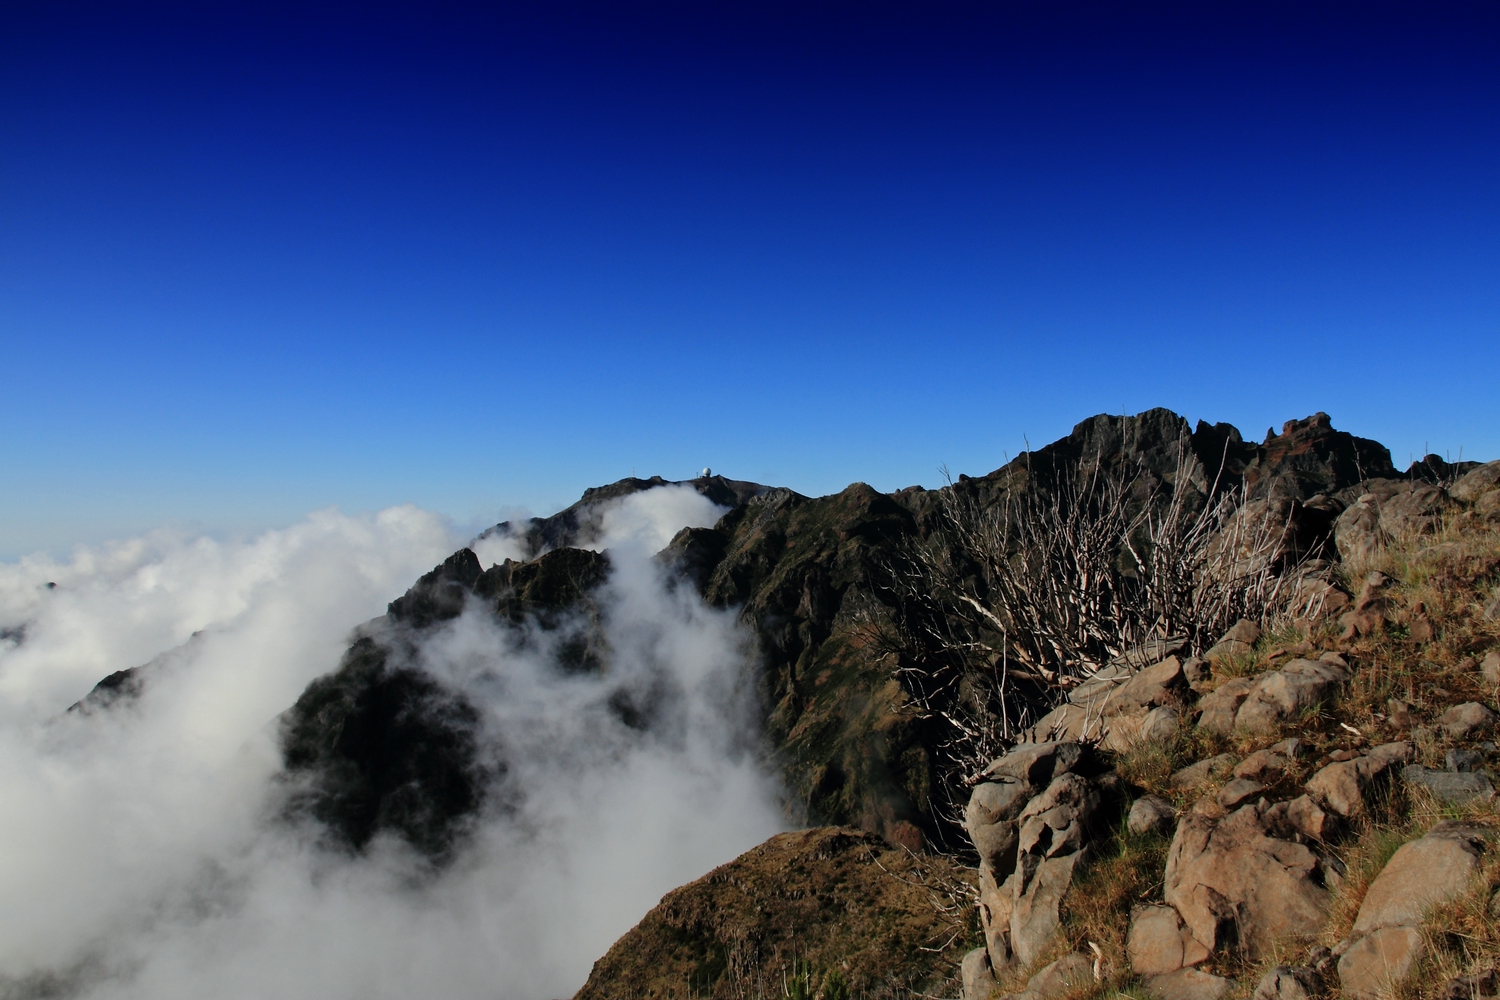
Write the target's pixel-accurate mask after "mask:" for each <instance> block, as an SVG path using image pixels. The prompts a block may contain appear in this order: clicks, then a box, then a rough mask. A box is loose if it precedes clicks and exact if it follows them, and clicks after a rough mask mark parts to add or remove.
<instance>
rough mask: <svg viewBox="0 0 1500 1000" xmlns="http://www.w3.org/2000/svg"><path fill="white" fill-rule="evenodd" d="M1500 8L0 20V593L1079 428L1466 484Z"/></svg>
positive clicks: (1488, 342) (1215, 6)
mask: <svg viewBox="0 0 1500 1000" xmlns="http://www.w3.org/2000/svg"><path fill="white" fill-rule="evenodd" d="M1497 12H1500V8H1497V7H1496V5H1494V4H1493V3H1489V2H1483V3H1468V4H1451V3H1440V2H1439V3H1422V4H1418V3H1399V4H1390V3H1378V2H1369V0H1361V2H1358V3H1343V4H1334V3H1324V4H1319V3H1309V2H1306V0H1301V2H1298V3H1274V2H1267V0H1255V2H1249V3H1237V2H1227V0H1215V2H1212V3H1205V2H1202V0H1193V2H1190V3H1171V2H1164V0H1162V2H1123V0H1119V2H1111V3H1102V4H1069V3H1064V2H1029V3H1019V4H1018V3H1004V2H996V0H985V2H975V3H966V2H911V3H880V2H862V3H851V4H829V3H816V2H811V3H809V2H802V3H778V2H774V0H756V2H732V0H712V2H707V0H700V2H694V3H680V4H663V3H650V2H643V3H618V2H617V3H601V4H583V3H569V2H557V3H544V2H540V0H533V2H529V3H524V4H513V5H512V4H491V5H479V4H475V5H469V6H444V5H441V4H416V3H411V4H380V3H360V4H350V5H347V6H336V5H320V4H317V3H298V4H295V5H291V4H287V5H281V6H276V5H259V4H232V3H214V4H207V3H186V4H182V5H180V6H168V5H161V4H150V3H140V2H135V3H118V4H111V5H98V6H86V5H78V4H71V3H66V2H59V3H41V2H35V3H9V4H5V5H3V6H0V366H3V368H0V370H3V372H4V376H5V378H4V383H3V386H0V556H4V557H5V558H13V557H14V556H16V555H18V554H21V553H24V552H29V551H33V550H40V549H49V550H54V551H56V550H60V549H65V548H66V547H68V546H69V545H70V544H72V543H74V542H81V541H90V542H92V541H98V540H101V539H104V538H109V537H120V536H126V535H131V534H135V533H139V532H141V531H143V530H146V529H149V528H151V527H154V526H158V525H178V526H186V527H190V528H193V529H202V530H209V531H214V532H231V533H232V532H237V531H245V530H251V529H254V528H258V527H260V526H266V525H273V524H281V523H287V522H289V521H292V520H295V519H297V518H298V517H300V516H301V515H302V514H304V513H305V512H307V511H308V510H311V509H315V508H321V507H326V506H329V505H337V506H339V507H340V508H342V509H343V510H346V511H360V510H369V509H374V508H380V507H384V506H387V505H390V504H395V503H403V502H414V503H417V504H420V505H422V506H424V507H427V508H431V509H434V510H439V511H442V512H445V513H447V514H449V515H450V516H452V517H453V518H455V519H456V520H457V521H458V522H460V523H462V524H469V523H474V524H479V523H486V522H492V521H494V520H498V519H499V518H500V517H501V516H504V515H505V514H506V513H508V512H509V511H511V510H513V509H514V508H517V507H526V508H529V509H531V510H532V511H535V512H538V513H544V512H547V511H549V510H550V509H555V508H556V507H558V506H561V505H563V504H566V503H568V502H570V501H571V500H573V499H575V498H576V497H577V495H578V493H579V492H580V491H581V490H582V489H583V488H584V487H586V486H590V485H596V484H600V483H604V482H609V481H612V480H615V479H618V478H620V477H621V476H626V475H629V474H631V473H632V471H633V472H635V473H637V474H640V475H643V476H644V475H650V474H653V473H659V474H661V475H664V476H667V477H669V478H684V477H688V476H691V475H693V474H695V473H696V472H697V470H698V469H700V468H701V467H702V466H704V465H710V466H713V467H714V469H715V470H716V471H722V472H724V473H726V474H729V475H732V476H736V477H739V478H747V479H756V480H760V481H764V482H771V483H777V484H784V485H789V486H792V487H793V488H795V489H798V490H800V491H802V492H805V493H813V494H816V493H825V492H830V491H834V490H837V489H839V488H841V487H843V486H844V485H845V484H847V483H848V482H850V481H853V480H864V481H866V482H869V483H871V484H873V485H875V486H876V487H878V488H881V489H894V488H897V487H901V486H905V485H909V484H911V483H915V482H920V483H924V484H929V485H930V484H932V483H933V482H935V481H936V480H937V478H938V477H937V473H936V471H935V470H936V468H937V467H938V466H939V465H940V464H943V463H946V464H947V465H949V466H950V467H952V468H953V469H954V471H955V472H956V471H966V472H971V473H978V472H983V471H987V470H989V469H992V468H994V467H996V466H997V465H999V464H1000V463H1001V462H1002V461H1003V460H1004V458H1005V457H1006V455H1007V454H1009V455H1014V454H1015V453H1016V452H1017V451H1018V450H1020V449H1021V448H1023V447H1025V445H1024V441H1025V440H1027V439H1029V440H1030V441H1031V443H1033V444H1041V443H1043V442H1045V441H1048V440H1051V439H1053V438H1056V437H1058V436H1060V435H1061V434H1063V433H1066V431H1067V430H1068V428H1069V427H1070V426H1071V425H1072V424H1074V423H1075V422H1077V421H1078V420H1081V419H1083V418H1084V417H1086V416H1088V415H1090V414H1093V413H1097V412H1103V411H1107V412H1114V413H1119V412H1126V411H1128V412H1135V411H1138V410H1141V409H1145V408H1148V407H1151V406H1158V405H1160V406H1168V407H1172V408H1174V409H1176V410H1178V411H1179V412H1184V413H1186V414H1187V415H1188V416H1189V417H1191V418H1192V419H1198V418H1200V417H1201V418H1206V419H1209V420H1228V421H1231V422H1234V423H1235V424H1237V425H1238V426H1240V428H1241V429H1242V430H1243V431H1244V432H1245V433H1246V436H1247V437H1254V438H1260V437H1262V436H1263V435H1264V434H1265V431H1266V428H1267V426H1268V425H1272V424H1274V425H1276V426H1277V427H1278V428H1279V426H1280V424H1281V422H1282V421H1284V420H1286V419H1288V418H1292V417H1300V416H1305V415H1307V414H1309V413H1312V412H1314V411H1317V410H1326V411H1327V412H1329V413H1330V414H1332V415H1333V418H1334V424H1335V426H1337V427H1340V428H1343V429H1347V430H1351V431H1354V432H1355V433H1358V434H1362V435H1365V436H1370V437H1375V438H1378V439H1380V440H1381V441H1384V442H1385V443H1387V444H1388V445H1390V446H1391V448H1392V451H1393V452H1394V453H1395V455H1396V458H1397V462H1398V464H1401V465H1404V464H1405V462H1406V461H1407V460H1409V458H1411V457H1415V456H1419V455H1420V454H1421V453H1422V451H1423V450H1424V448H1427V449H1431V450H1435V451H1439V452H1447V453H1449V454H1450V456H1451V457H1454V458H1456V457H1458V452H1459V449H1460V448H1462V449H1463V454H1464V456H1465V457H1478V458H1486V459H1488V458H1495V457H1500V409H1497V402H1500V400H1497V395H1500V394H1497V385H1500V13H1497Z"/></svg>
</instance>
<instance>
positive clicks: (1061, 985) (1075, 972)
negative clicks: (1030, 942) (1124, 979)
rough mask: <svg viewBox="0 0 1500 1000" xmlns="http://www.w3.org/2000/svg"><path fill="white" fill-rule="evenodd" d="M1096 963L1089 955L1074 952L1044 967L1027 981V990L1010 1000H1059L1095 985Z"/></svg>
mask: <svg viewBox="0 0 1500 1000" xmlns="http://www.w3.org/2000/svg"><path fill="white" fill-rule="evenodd" d="M1094 982H1095V980H1094V961H1093V959H1091V958H1089V957H1088V956H1087V955H1084V954H1081V953H1079V952H1076V951H1073V952H1069V953H1068V954H1066V955H1064V956H1063V957H1062V958H1059V959H1058V960H1057V961H1055V962H1050V963H1048V964H1047V965H1045V966H1043V967H1042V969H1041V971H1040V972H1038V973H1037V974H1036V975H1034V976H1032V977H1031V978H1030V979H1028V980H1026V990H1025V992H1023V993H1017V994H1015V995H1014V996H1012V997H1010V998H1009V1000H1059V998H1061V997H1065V996H1068V995H1069V994H1070V993H1077V992H1078V990H1079V989H1080V988H1081V987H1085V986H1092V985H1093V984H1094Z"/></svg>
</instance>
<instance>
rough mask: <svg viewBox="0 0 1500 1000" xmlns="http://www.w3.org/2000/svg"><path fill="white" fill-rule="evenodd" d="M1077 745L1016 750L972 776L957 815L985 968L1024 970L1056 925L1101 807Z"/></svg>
mask: <svg viewBox="0 0 1500 1000" xmlns="http://www.w3.org/2000/svg"><path fill="white" fill-rule="evenodd" d="M1099 769H1100V764H1099V761H1098V760H1097V758H1096V757H1095V756H1094V754H1093V753H1092V752H1091V751H1090V749H1089V748H1088V747H1087V746H1086V745H1084V744H1080V743H1078V742H1047V743H1035V744H1023V745H1021V746H1019V747H1017V748H1016V749H1015V750H1014V751H1013V752H1012V753H1010V754H1008V755H1006V756H1004V757H1000V758H998V759H996V760H994V761H991V762H990V764H989V766H988V767H986V768H985V769H984V770H983V771H982V772H980V774H979V775H978V781H977V783H976V784H975V786H974V790H973V792H972V793H971V794H970V797H969V805H968V808H967V810H966V811H965V814H964V825H965V829H966V830H967V831H968V833H969V837H970V839H971V840H972V841H973V843H974V847H975V850H977V851H978V852H979V855H980V865H979V913H980V922H981V925H982V926H983V929H984V935H985V946H986V949H987V953H988V957H989V962H990V965H991V967H992V968H995V969H1002V968H1006V967H1008V966H1010V965H1012V964H1020V965H1022V966H1026V965H1030V964H1031V963H1032V962H1033V961H1035V960H1036V958H1037V957H1038V956H1040V955H1041V954H1042V952H1043V951H1044V950H1045V949H1046V947H1047V946H1048V945H1049V944H1050V943H1051V941H1052V937H1053V935H1054V934H1056V932H1057V929H1058V927H1059V926H1060V925H1061V907H1062V902H1063V898H1064V896H1066V894H1067V892H1068V889H1069V888H1070V887H1071V886H1072V884H1073V876H1074V873H1075V871H1076V870H1077V868H1078V866H1079V864H1080V863H1081V862H1082V861H1083V860H1084V859H1085V858H1086V857H1087V856H1088V854H1087V852H1088V849H1089V844H1090V841H1091V840H1092V837H1093V830H1092V825H1093V823H1094V821H1095V818H1096V814H1098V812H1099V807H1100V804H1101V801H1102V797H1103V795H1102V792H1101V789H1100V787H1099V785H1098V783H1097V782H1096V781H1095V775H1097V774H1098V772H1099Z"/></svg>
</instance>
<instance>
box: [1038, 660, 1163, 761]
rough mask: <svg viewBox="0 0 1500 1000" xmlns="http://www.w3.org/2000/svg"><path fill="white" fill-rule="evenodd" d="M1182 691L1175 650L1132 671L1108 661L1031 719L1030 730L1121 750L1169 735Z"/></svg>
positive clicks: (1047, 736) (1045, 736)
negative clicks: (1055, 704) (1098, 742)
mask: <svg viewBox="0 0 1500 1000" xmlns="http://www.w3.org/2000/svg"><path fill="white" fill-rule="evenodd" d="M1188 691H1189V688H1188V679H1187V676H1186V675H1185V674H1184V673H1183V668H1182V662H1181V661H1180V660H1179V659H1178V658H1177V657H1175V656H1169V657H1167V658H1166V659H1165V660H1162V661H1161V662H1160V663H1153V664H1151V665H1150V666H1147V667H1144V668H1142V669H1141V670H1138V671H1134V672H1132V670H1131V669H1130V667H1129V666H1128V665H1126V664H1123V663H1121V664H1114V665H1111V666H1108V667H1104V668H1103V669H1101V670H1099V671H1097V672H1096V673H1094V675H1093V676H1091V677H1090V678H1089V679H1088V680H1086V681H1084V682H1083V683H1082V684H1080V685H1079V686H1078V687H1076V688H1074V689H1073V691H1072V692H1070V693H1069V695H1068V699H1067V701H1065V702H1064V703H1063V704H1061V705H1059V706H1058V707H1057V708H1054V709H1053V710H1052V711H1051V712H1048V713H1047V714H1046V715H1044V716H1042V718H1041V719H1040V720H1038V721H1037V724H1036V726H1035V727H1034V729H1033V733H1034V734H1035V737H1036V738H1037V739H1044V740H1051V741H1071V740H1084V739H1100V740H1102V743H1103V745H1104V747H1105V749H1108V750H1117V751H1123V750H1127V749H1129V748H1130V747H1131V746H1132V745H1133V744H1134V743H1136V742H1138V741H1139V740H1142V739H1158V738H1162V737H1164V736H1169V735H1171V733H1172V732H1173V731H1175V730H1176V718H1177V706H1178V705H1180V704H1181V703H1182V702H1183V699H1184V698H1185V696H1186V695H1187V693H1188Z"/></svg>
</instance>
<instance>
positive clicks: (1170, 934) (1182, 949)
mask: <svg viewBox="0 0 1500 1000" xmlns="http://www.w3.org/2000/svg"><path fill="white" fill-rule="evenodd" d="M1125 952H1126V954H1127V955H1129V957H1130V968H1131V969H1132V970H1133V971H1134V972H1135V974H1136V975H1138V976H1161V975H1165V974H1166V973H1168V972H1176V971H1177V970H1178V969H1180V968H1182V967H1183V966H1186V965H1197V964H1198V963H1199V962H1201V961H1203V960H1204V959H1205V958H1207V957H1208V949H1207V948H1205V947H1203V946H1202V945H1201V944H1199V943H1198V941H1197V940H1196V939H1195V938H1194V937H1193V935H1192V933H1191V932H1190V931H1189V930H1188V929H1187V928H1186V927H1184V926H1183V925H1182V918H1180V917H1179V916H1178V915H1177V911H1176V910H1174V909H1172V908H1171V907H1170V906H1156V905H1149V906H1137V907H1136V908H1135V910H1134V911H1133V912H1132V913H1131V915H1130V931H1129V933H1128V934H1127V935H1126V938H1125Z"/></svg>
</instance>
